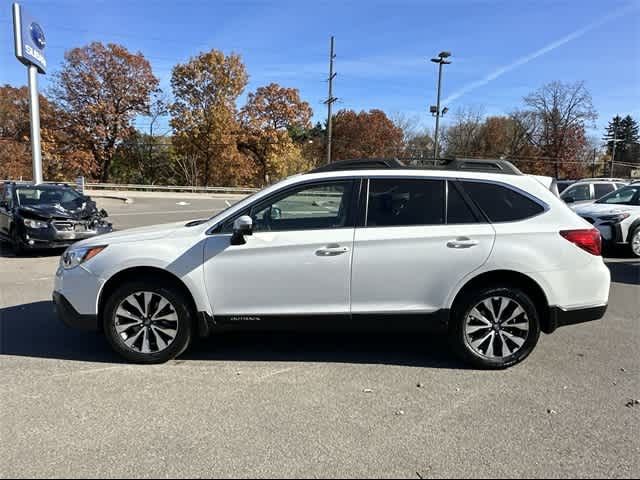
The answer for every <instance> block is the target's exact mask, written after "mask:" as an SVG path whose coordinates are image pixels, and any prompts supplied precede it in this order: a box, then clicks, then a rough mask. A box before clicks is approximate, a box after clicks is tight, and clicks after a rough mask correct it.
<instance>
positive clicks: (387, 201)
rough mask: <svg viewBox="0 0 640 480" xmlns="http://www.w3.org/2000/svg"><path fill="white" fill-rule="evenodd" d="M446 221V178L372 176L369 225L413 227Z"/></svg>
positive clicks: (368, 215) (440, 223) (368, 212)
mask: <svg viewBox="0 0 640 480" xmlns="http://www.w3.org/2000/svg"><path fill="white" fill-rule="evenodd" d="M444 223H445V182H444V180H429V179H426V180H422V179H408V178H407V179H405V178H374V179H371V181H370V184H369V198H368V209H367V227H410V226H418V225H443V224H444Z"/></svg>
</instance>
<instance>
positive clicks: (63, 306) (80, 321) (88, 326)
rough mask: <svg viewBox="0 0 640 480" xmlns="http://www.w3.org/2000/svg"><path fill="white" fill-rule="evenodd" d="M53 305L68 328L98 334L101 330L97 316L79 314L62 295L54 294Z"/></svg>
mask: <svg viewBox="0 0 640 480" xmlns="http://www.w3.org/2000/svg"><path fill="white" fill-rule="evenodd" d="M53 304H54V306H55V309H56V313H57V315H58V318H59V319H60V321H62V323H64V324H65V325H66V326H68V327H71V328H75V329H78V330H84V331H88V332H96V331H98V330H99V328H98V316H97V315H81V314H79V313H78V312H77V311H76V309H75V308H73V305H71V303H69V301H68V300H67V299H66V298H65V297H64V295H62V294H61V293H59V292H53Z"/></svg>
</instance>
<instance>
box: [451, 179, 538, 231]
mask: <svg viewBox="0 0 640 480" xmlns="http://www.w3.org/2000/svg"><path fill="white" fill-rule="evenodd" d="M462 185H463V188H464V189H465V191H466V192H467V193H468V194H469V196H470V197H471V199H472V200H473V201H474V202H475V203H476V204H477V205H478V207H479V208H480V210H482V212H484V214H485V215H486V216H487V218H488V219H489V221H491V222H494V223H500V222H517V221H520V220H526V219H527V218H531V217H535V216H536V215H540V214H541V213H543V212H544V211H545V208H544V207H543V206H542V205H541V204H539V203H537V202H535V201H533V200H532V199H531V198H529V197H527V196H526V195H524V194H522V193H519V192H517V191H515V190H513V189H511V188H508V187H506V186H503V185H498V184H494V183H485V182H462Z"/></svg>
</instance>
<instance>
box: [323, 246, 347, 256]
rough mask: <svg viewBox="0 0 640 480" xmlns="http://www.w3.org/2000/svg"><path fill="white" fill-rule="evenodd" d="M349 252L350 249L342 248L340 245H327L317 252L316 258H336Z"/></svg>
mask: <svg viewBox="0 0 640 480" xmlns="http://www.w3.org/2000/svg"><path fill="white" fill-rule="evenodd" d="M348 251H349V247H341V246H340V245H338V244H331V245H327V246H326V247H324V248H320V249H318V250H316V256H318V257H335V256H338V255H344V254H345V253H347V252H348Z"/></svg>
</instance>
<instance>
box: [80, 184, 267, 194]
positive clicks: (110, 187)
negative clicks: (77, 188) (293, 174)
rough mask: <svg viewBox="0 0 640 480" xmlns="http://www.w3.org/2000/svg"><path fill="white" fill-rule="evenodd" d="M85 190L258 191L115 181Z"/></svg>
mask: <svg viewBox="0 0 640 480" xmlns="http://www.w3.org/2000/svg"><path fill="white" fill-rule="evenodd" d="M84 186H85V188H86V189H87V190H120V191H135V192H138V191H140V192H183V193H184V192H187V193H237V194H248V193H255V192H257V191H258V189H257V188H251V187H185V186H177V185H133V184H117V183H85V185H84Z"/></svg>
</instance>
